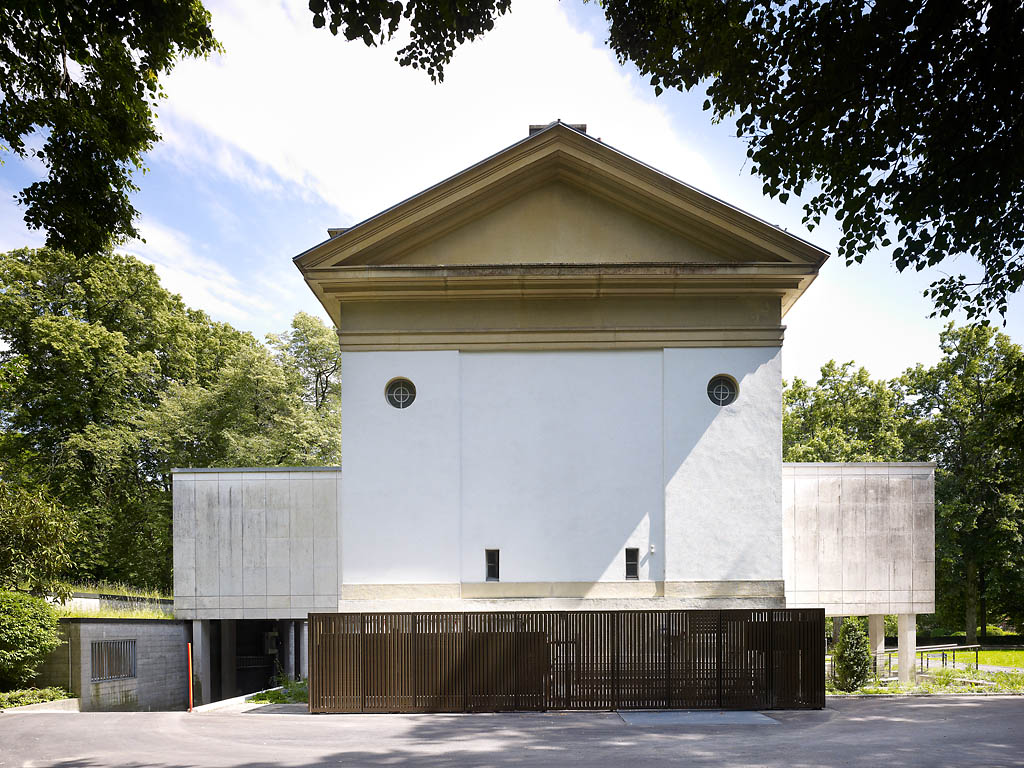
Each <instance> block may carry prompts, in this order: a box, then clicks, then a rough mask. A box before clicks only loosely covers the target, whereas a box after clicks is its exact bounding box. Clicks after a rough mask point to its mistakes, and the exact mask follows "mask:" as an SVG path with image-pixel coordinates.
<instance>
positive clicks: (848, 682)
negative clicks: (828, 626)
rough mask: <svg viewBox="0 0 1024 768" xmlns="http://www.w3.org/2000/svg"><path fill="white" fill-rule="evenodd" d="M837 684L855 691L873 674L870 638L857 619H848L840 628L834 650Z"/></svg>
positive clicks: (846, 689) (833, 661) (833, 659)
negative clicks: (869, 645) (869, 646)
mask: <svg viewBox="0 0 1024 768" xmlns="http://www.w3.org/2000/svg"><path fill="white" fill-rule="evenodd" d="M832 666H833V670H834V672H833V674H834V676H835V686H836V688H838V689H839V690H841V691H855V690H857V689H858V688H860V687H861V686H862V685H864V683H866V682H867V681H868V677H869V676H870V675H871V650H870V649H869V648H868V638H867V636H866V635H865V634H864V631H863V630H862V629H861V628H860V624H858V623H857V622H856V621H850V620H849V619H847V620H846V621H844V622H843V626H842V627H840V628H839V638H838V639H837V640H836V644H835V647H834V648H833V650H832Z"/></svg>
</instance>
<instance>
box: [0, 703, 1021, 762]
mask: <svg viewBox="0 0 1024 768" xmlns="http://www.w3.org/2000/svg"><path fill="white" fill-rule="evenodd" d="M771 717H772V719H773V720H775V721H776V722H775V723H767V724H759V725H713V726H709V725H704V724H702V723H701V724H697V725H695V724H693V723H692V722H691V723H688V724H683V725H669V724H666V723H664V722H658V723H657V724H655V725H647V726H636V725H627V724H626V723H625V722H624V721H623V720H622V718H620V717H619V716H618V715H616V714H615V713H608V712H604V713H579V712H573V713H546V714H506V715H317V716H311V715H306V714H287V713H282V708H281V707H264V708H262V709H258V710H253V711H250V712H247V713H242V712H239V711H215V712H207V713H203V714H198V713H196V714H192V715H188V714H185V713H124V714H117V713H82V714H79V713H29V712H24V713H10V712H8V713H7V714H3V715H0V765H2V766H4V768H6V767H7V766H63V767H64V768H71V767H72V766H74V767H75V768H98V767H99V766H118V767H119V768H135V767H136V766H163V767H170V766H192V765H204V766H206V765H208V766H234V767H237V768H257V766H270V765H281V766H290V767H294V768H324V767H325V766H370V767H371V768H373V767H376V766H393V765H401V764H414V765H416V766H423V767H424V768H438V767H439V766H472V767H473V768H477V767H480V766H508V765H533V766H545V768H555V766H562V765H567V764H568V765H578V766H586V767H587V768H592V767H593V768H599V767H602V766H615V767H616V768H620V767H622V766H625V767H626V768H655V767H657V766H667V765H683V766H716V768H718V767H721V766H724V767H726V768H728V767H729V766H761V765H765V766H792V767H799V768H803V767H807V766H847V765H850V766H899V768H904V767H908V768H909V767H913V766H922V767H923V766H927V768H941V767H942V766H958V767H962V766H986V767H987V768H993V767H996V766H1024V697H1019V696H1018V697H1009V696H1007V697H975V698H968V697H928V698H909V699H908V698H905V699H849V700H842V701H838V700H835V699H830V702H829V707H828V709H826V710H824V711H821V712H777V713H771Z"/></svg>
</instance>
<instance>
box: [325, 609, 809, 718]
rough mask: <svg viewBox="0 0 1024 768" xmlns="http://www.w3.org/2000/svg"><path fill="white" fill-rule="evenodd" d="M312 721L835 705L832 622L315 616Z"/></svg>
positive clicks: (762, 617)
mask: <svg viewBox="0 0 1024 768" xmlns="http://www.w3.org/2000/svg"><path fill="white" fill-rule="evenodd" d="M309 622H310V623H309V626H310V632H309V649H308V652H309V672H310V681H309V709H310V712H458V711H475V712H499V711H509V710H543V709H649V708H663V707H668V708H680V709H716V708H724V709H770V708H780V709H783V708H785V709H790V708H821V707H823V706H824V704H825V672H824V653H825V646H824V627H825V616H824V612H823V611H821V610H820V609H819V610H812V609H791V610H786V609H779V610H767V609H764V610H730V611H619V612H608V611H559V612H551V611H521V612H515V613H512V612H490V613H386V614H382V613H376V614H374V613H367V614H311V615H310V617H309Z"/></svg>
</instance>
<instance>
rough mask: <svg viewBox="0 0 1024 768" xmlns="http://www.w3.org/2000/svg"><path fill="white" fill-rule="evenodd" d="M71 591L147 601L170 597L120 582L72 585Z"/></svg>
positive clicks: (155, 590)
mask: <svg viewBox="0 0 1024 768" xmlns="http://www.w3.org/2000/svg"><path fill="white" fill-rule="evenodd" d="M71 589H73V590H74V591H75V592H83V593H86V594H91V595H121V596H122V597H140V598H147V599H149V600H158V599H169V598H170V597H171V595H165V594H164V593H163V592H161V591H160V590H158V589H145V588H140V587H133V586H131V585H129V584H121V583H120V582H110V581H100V582H95V583H85V584H72V585H71Z"/></svg>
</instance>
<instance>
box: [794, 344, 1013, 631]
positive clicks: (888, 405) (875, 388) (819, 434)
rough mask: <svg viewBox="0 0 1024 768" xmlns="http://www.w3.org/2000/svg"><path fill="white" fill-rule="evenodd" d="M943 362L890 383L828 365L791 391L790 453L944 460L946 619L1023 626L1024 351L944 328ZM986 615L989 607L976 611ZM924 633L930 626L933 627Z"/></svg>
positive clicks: (939, 475) (942, 620) (939, 526)
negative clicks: (813, 379)
mask: <svg viewBox="0 0 1024 768" xmlns="http://www.w3.org/2000/svg"><path fill="white" fill-rule="evenodd" d="M940 346H941V349H942V358H941V359H940V360H939V362H938V363H936V365H934V366H932V367H930V368H925V367H924V366H921V365H918V366H917V367H916V368H913V369H910V370H908V371H907V372H906V373H905V374H904V375H903V376H902V377H901V378H900V379H898V380H896V381H893V382H880V381H873V380H872V379H871V378H870V377H869V376H868V374H867V372H866V371H865V370H864V369H855V368H854V366H853V363H846V364H844V365H842V366H838V365H836V364H835V363H834V362H830V363H828V364H827V365H825V366H823V367H822V369H821V378H820V379H819V380H818V383H817V384H816V385H813V386H812V385H808V384H807V383H806V382H804V381H802V380H800V379H795V380H794V381H793V383H792V384H791V385H789V386H787V387H786V390H785V392H784V394H783V402H784V412H783V456H784V458H785V460H787V461H935V462H936V463H937V465H938V467H937V470H936V589H937V605H936V609H937V611H936V612H937V616H936V617H935V619H934V622H935V623H936V624H938V625H949V624H957V623H960V622H963V623H962V626H965V627H967V628H968V632H967V637H968V642H969V643H972V644H973V643H974V642H976V639H975V638H976V633H975V631H974V628H975V627H977V626H979V625H981V626H984V625H985V624H986V623H987V622H988V621H989V620H993V619H996V620H1001V619H1002V617H1007V618H1008V619H1009V620H1010V622H1011V623H1013V624H1016V625H1018V626H1021V625H1024V353H1022V351H1021V348H1020V347H1019V346H1018V345H1016V344H1013V343H1012V342H1011V341H1010V339H1009V338H1008V337H1007V336H1005V335H1004V334H1001V333H999V332H997V331H996V330H994V329H993V328H990V327H987V326H964V327H960V328H957V327H954V326H953V325H952V324H950V325H949V326H947V327H946V329H945V330H944V331H943V332H942V334H941V336H940ZM979 613H981V614H984V615H982V616H979ZM925 629H927V625H926V626H925Z"/></svg>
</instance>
